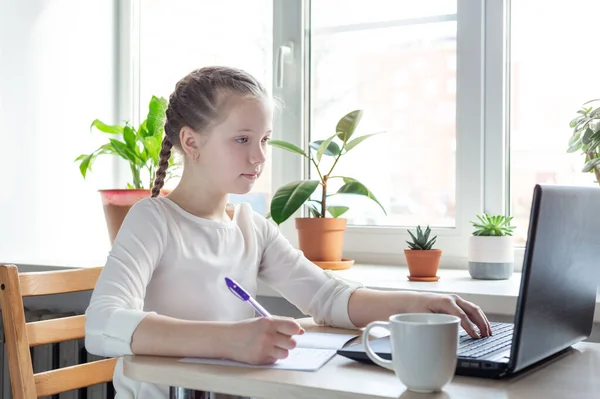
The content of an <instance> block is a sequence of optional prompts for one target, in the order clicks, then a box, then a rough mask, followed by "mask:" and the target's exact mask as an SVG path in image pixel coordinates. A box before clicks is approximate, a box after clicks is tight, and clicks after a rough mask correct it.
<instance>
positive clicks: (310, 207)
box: [305, 201, 322, 218]
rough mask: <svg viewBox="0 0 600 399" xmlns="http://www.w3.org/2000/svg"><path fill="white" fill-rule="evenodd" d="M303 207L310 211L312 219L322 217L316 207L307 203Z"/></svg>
mask: <svg viewBox="0 0 600 399" xmlns="http://www.w3.org/2000/svg"><path fill="white" fill-rule="evenodd" d="M305 205H306V207H307V208H308V210H309V211H310V214H311V215H312V217H314V218H320V217H322V216H321V211H320V210H319V209H318V208H317V206H316V205H315V204H313V203H311V202H310V201H308V202H307V203H306V204H305Z"/></svg>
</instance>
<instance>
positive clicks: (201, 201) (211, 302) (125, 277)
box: [85, 67, 491, 399]
mask: <svg viewBox="0 0 600 399" xmlns="http://www.w3.org/2000/svg"><path fill="white" fill-rule="evenodd" d="M166 116H167V119H166V123H165V137H164V140H163V143H162V150H161V153H160V167H159V169H158V171H157V173H156V179H155V182H154V187H153V190H152V197H153V198H147V199H144V200H142V201H139V202H138V203H137V204H135V205H134V206H133V207H132V208H131V210H130V211H129V213H128V214H127V217H126V218H125V221H124V222H123V225H122V227H121V229H120V231H119V233H118V235H117V237H116V239H115V241H114V245H113V247H112V250H111V251H110V254H109V255H108V258H107V261H106V265H105V267H104V270H103V271H102V273H101V275H100V278H99V279H98V282H97V284H96V288H95V290H94V292H93V295H92V299H91V302H90V305H89V307H88V309H87V311H86V316H87V321H86V339H85V345H86V348H87V350H88V351H89V352H90V353H93V354H96V355H100V356H110V357H122V356H124V355H129V354H134V353H135V354H144V355H163V356H181V357H184V356H194V357H215V358H229V359H233V360H237V361H241V362H247V363H254V364H258V363H273V362H275V361H276V360H277V359H283V358H285V357H286V356H287V355H288V351H289V350H290V349H293V348H294V346H295V341H294V338H293V336H294V335H296V334H301V333H303V330H302V328H301V327H300V326H299V325H298V324H297V323H296V322H295V321H294V320H292V319H286V318H279V317H273V318H255V317H254V310H253V309H252V308H251V307H250V306H248V304H246V303H244V302H242V301H240V300H239V299H237V298H236V297H235V296H234V295H232V294H231V293H230V292H228V288H227V286H226V284H225V283H224V277H226V276H227V277H230V278H232V279H234V280H236V281H238V282H239V283H240V285H242V286H243V287H244V288H246V289H247V290H248V291H249V292H250V293H251V294H252V295H255V294H256V289H257V278H258V277H260V278H261V279H262V280H263V281H265V282H266V283H267V284H269V285H270V286H271V287H272V288H274V289H275V290H277V291H278V292H280V293H281V295H282V296H284V297H285V298H286V299H288V300H289V301H290V302H292V303H293V304H295V305H296V306H297V307H298V308H299V309H300V310H301V311H302V312H304V313H305V314H308V315H311V316H312V317H313V318H314V320H315V321H316V322H317V323H323V324H328V325H332V326H337V327H345V328H360V327H363V326H365V325H366V324H367V323H369V322H371V321H374V320H385V319H387V318H388V317H389V316H390V315H392V314H395V313H406V312H442V313H449V314H454V315H457V316H459V317H461V319H462V326H463V328H464V329H465V330H466V331H467V332H468V333H469V334H471V335H472V336H473V337H477V336H478V333H477V331H476V329H475V325H476V326H477V327H478V328H479V330H480V332H481V335H482V336H488V335H489V334H490V333H491V330H490V326H489V323H488V321H487V318H486V317H485V315H484V314H483V313H482V312H481V310H480V309H479V308H478V307H477V306H475V305H473V304H472V303H470V302H467V301H465V300H463V299H461V298H460V297H458V296H455V295H437V294H430V293H416V292H382V291H375V290H370V289H365V288H363V287H362V286H359V285H357V284H351V283H349V282H347V281H344V280H341V279H339V278H337V277H335V276H334V275H333V274H332V273H328V272H324V271H323V270H321V269H320V268H319V267H317V266H315V265H314V264H313V263H311V262H310V261H308V260H307V259H306V258H305V257H304V256H303V254H302V253H301V252H300V251H299V250H296V249H294V248H293V247H292V246H291V245H290V244H289V243H288V241H287V240H286V239H285V238H284V237H283V236H282V235H281V234H280V233H279V230H278V228H277V227H276V226H275V225H274V224H273V223H271V222H269V221H267V220H266V219H265V218H264V217H262V216H261V215H259V214H257V213H255V212H253V211H252V209H251V208H250V206H249V205H247V204H241V205H235V206H234V205H231V204H228V203H227V195H228V193H236V194H245V193H248V192H249V191H250V189H251V188H252V186H253V184H254V182H255V181H256V179H258V178H259V177H260V174H261V173H262V171H263V167H264V164H265V154H266V150H267V141H268V140H269V138H270V136H271V130H272V128H271V120H272V103H271V101H270V99H269V97H268V94H267V92H266V90H265V89H264V87H263V86H262V85H261V84H260V83H259V82H257V81H256V79H254V78H253V77H252V76H250V75H249V74H247V73H245V72H243V71H241V70H238V69H233V68H227V67H208V68H202V69H198V70H195V71H193V72H191V73H190V74H189V75H187V76H186V77H184V78H183V79H182V80H181V81H179V82H178V83H177V85H176V87H175V91H174V92H173V94H171V96H170V98H169V106H168V109H167V112H166ZM172 147H175V148H176V149H177V150H178V151H180V152H181V153H182V154H183V159H184V165H183V166H184V167H183V173H182V177H181V180H180V182H179V184H178V185H177V187H176V188H175V189H174V190H173V191H172V192H171V193H170V194H169V195H168V196H167V197H158V193H159V192H160V189H161V188H162V186H163V182H164V178H165V173H166V169H167V166H168V160H169V157H170V156H171V149H172ZM114 386H115V389H116V392H117V398H120V399H123V398H166V397H167V396H168V392H167V387H164V386H158V385H154V384H147V383H140V382H136V381H133V380H131V379H128V378H126V377H125V376H124V375H123V370H122V363H121V361H119V362H118V363H117V367H116V370H115V375H114Z"/></svg>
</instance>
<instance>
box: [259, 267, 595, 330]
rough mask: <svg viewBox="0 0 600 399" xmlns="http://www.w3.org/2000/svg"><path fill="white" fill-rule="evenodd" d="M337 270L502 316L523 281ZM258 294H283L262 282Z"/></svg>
mask: <svg viewBox="0 0 600 399" xmlns="http://www.w3.org/2000/svg"><path fill="white" fill-rule="evenodd" d="M334 273H335V274H336V275H338V276H340V277H342V278H344V279H347V280H351V281H356V282H359V283H362V284H364V285H365V286H366V287H368V288H373V289H381V290H399V291H428V292H437V293H446V294H449V293H452V294H458V295H460V296H461V297H462V298H463V299H466V300H468V301H471V302H473V303H476V304H477V305H479V306H480V307H481V309H482V310H483V311H484V312H485V313H488V314H494V315H502V316H514V314H515V309H516V306H517V297H518V295H519V288H520V285H521V273H514V274H513V275H512V277H511V278H510V279H508V280H475V279H473V278H471V276H470V275H469V271H468V270H456V269H439V270H438V275H439V276H440V279H439V280H438V281H436V282H415V281H409V280H408V279H407V278H406V276H408V268H407V267H406V266H390V265H374V264H355V265H354V266H352V267H351V268H350V269H347V270H339V271H335V272H334ZM258 295H263V296H273V297H280V296H281V295H279V293H277V292H276V291H274V290H272V289H271V288H270V287H268V286H267V285H266V284H264V283H262V282H260V283H259V286H258ZM594 322H596V323H598V322H600V295H598V296H597V298H596V310H595V313H594Z"/></svg>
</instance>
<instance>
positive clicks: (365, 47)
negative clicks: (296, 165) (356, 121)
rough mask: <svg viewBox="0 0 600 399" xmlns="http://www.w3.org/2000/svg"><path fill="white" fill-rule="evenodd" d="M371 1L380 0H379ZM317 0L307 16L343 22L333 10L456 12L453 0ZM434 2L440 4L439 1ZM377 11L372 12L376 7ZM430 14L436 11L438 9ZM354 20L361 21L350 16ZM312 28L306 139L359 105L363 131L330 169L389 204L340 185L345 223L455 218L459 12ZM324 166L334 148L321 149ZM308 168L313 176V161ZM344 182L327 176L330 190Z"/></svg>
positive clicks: (334, 201) (383, 14)
mask: <svg viewBox="0 0 600 399" xmlns="http://www.w3.org/2000/svg"><path fill="white" fill-rule="evenodd" d="M375 3H377V2H375ZM385 3H389V4H388V6H387V7H386V8H384V7H374V6H373V2H372V1H369V2H366V1H360V2H359V1H353V2H352V4H353V5H352V6H349V4H350V3H349V2H346V1H344V2H340V1H337V2H336V1H318V2H313V6H312V10H311V14H312V15H311V19H312V20H313V21H319V24H320V25H322V26H324V25H327V26H333V25H335V24H336V23H338V24H343V25H346V24H347V23H348V21H347V20H339V19H338V17H339V14H337V13H336V12H334V10H338V11H339V12H342V11H341V10H343V9H352V10H353V12H354V15H365V13H367V12H368V13H369V17H368V18H367V17H366V16H365V20H368V21H373V20H380V21H384V20H390V19H393V18H394V14H396V15H397V16H398V18H400V16H403V17H406V16H407V15H408V16H410V17H416V16H428V17H431V16H434V17H435V15H436V13H437V15H445V14H446V13H448V12H455V10H456V2H455V1H445V2H427V4H426V5H421V4H420V3H419V2H414V1H411V2H403V1H393V2H391V1H390V2H385ZM436 7H437V8H436ZM375 12H377V13H378V14H374V13H375ZM434 19H435V18H434ZM353 22H354V23H360V21H358V20H354V21H353ZM338 28H339V29H329V30H319V29H316V30H313V31H312V36H311V46H312V50H311V71H310V72H311V82H310V83H311V90H310V104H311V106H310V128H311V129H310V140H311V141H314V140H319V139H325V138H327V137H329V136H331V135H332V134H334V133H335V127H336V124H337V122H338V120H339V119H340V118H341V117H342V116H344V115H345V114H346V113H348V112H350V111H352V110H355V109H362V110H364V116H363V119H362V121H361V123H360V125H359V128H358V130H357V132H356V135H363V134H369V133H375V132H382V131H383V132H385V133H383V134H380V135H377V136H375V137H372V138H369V139H367V140H366V141H364V142H362V143H361V144H360V145H359V146H357V147H356V148H355V149H353V150H352V151H351V152H349V153H348V154H347V155H344V156H342V158H341V159H340V161H339V163H338V164H337V165H336V166H335V170H334V173H333V175H336V176H340V175H341V176H349V177H353V178H356V179H358V180H359V181H360V182H362V183H363V184H364V185H365V186H367V187H368V188H369V189H370V190H371V191H372V192H373V193H374V195H375V196H376V197H377V199H378V200H379V201H380V202H381V203H382V205H383V206H384V207H385V209H386V210H387V212H388V216H385V215H384V214H383V212H382V210H381V209H380V208H379V207H378V206H377V205H376V204H375V203H374V202H372V201H370V200H369V199H367V198H366V197H362V196H355V195H343V196H342V195H339V196H333V197H331V198H329V200H328V201H329V203H330V204H331V205H345V206H348V207H350V210H349V211H348V212H347V213H346V214H344V216H345V217H347V218H348V219H349V220H348V222H349V223H352V224H358V225H379V226H385V225H396V226H398V225H400V226H402V225H403V226H413V225H415V224H430V225H432V226H439V227H453V226H454V225H455V197H456V192H455V183H456V176H455V170H456V167H455V165H456V160H455V150H456V143H455V130H456V122H455V119H456V18H455V16H454V20H448V19H447V18H446V19H441V20H440V21H430V22H429V23H424V22H423V21H417V22H415V21H401V20H397V21H395V22H393V23H386V24H384V26H377V24H376V23H374V24H367V25H364V26H360V25H356V26H353V27H350V28H347V29H346V28H345V27H343V26H338ZM323 159H324V161H323V165H324V166H322V167H321V168H322V169H323V173H326V172H327V171H328V168H327V167H326V166H325V165H329V166H331V164H332V158H331V157H323ZM311 176H313V178H318V175H317V173H316V169H315V168H314V166H312V169H311ZM340 185H341V181H340V180H339V179H337V180H336V179H334V180H332V181H331V182H330V187H329V188H328V193H329V194H331V193H334V192H336V191H337V188H339V187H340Z"/></svg>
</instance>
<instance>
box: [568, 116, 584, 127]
mask: <svg viewBox="0 0 600 399" xmlns="http://www.w3.org/2000/svg"><path fill="white" fill-rule="evenodd" d="M581 120H582V117H581V116H578V117H576V118H573V119H571V122H569V127H571V128H574V127H575V126H577V124H578V123H579V122H580V121H581Z"/></svg>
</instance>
